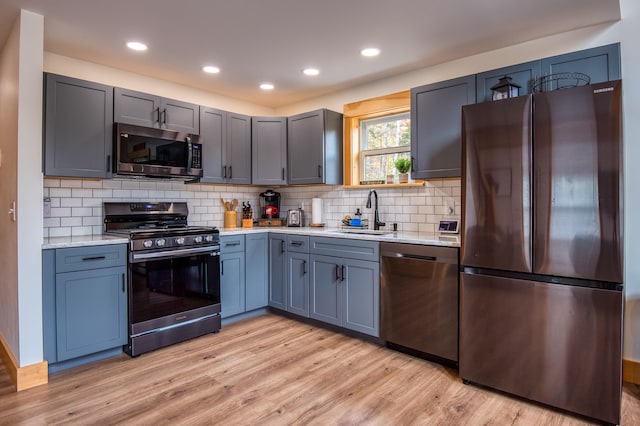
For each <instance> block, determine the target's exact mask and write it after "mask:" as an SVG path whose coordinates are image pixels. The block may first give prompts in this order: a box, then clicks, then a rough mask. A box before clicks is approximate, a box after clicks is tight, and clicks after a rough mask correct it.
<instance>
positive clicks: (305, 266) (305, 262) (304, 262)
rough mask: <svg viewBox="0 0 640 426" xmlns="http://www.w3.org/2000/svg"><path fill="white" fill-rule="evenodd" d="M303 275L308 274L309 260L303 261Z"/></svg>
mask: <svg viewBox="0 0 640 426" xmlns="http://www.w3.org/2000/svg"><path fill="white" fill-rule="evenodd" d="M302 275H307V261H306V260H303V261H302Z"/></svg>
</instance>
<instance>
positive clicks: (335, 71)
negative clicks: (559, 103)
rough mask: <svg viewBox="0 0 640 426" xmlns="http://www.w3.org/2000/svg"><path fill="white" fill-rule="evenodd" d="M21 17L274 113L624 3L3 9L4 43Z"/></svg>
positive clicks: (46, 1) (114, 4)
mask: <svg viewBox="0 0 640 426" xmlns="http://www.w3.org/2000/svg"><path fill="white" fill-rule="evenodd" d="M19 9H26V10H30V11H32V12H36V13H38V14H41V15H43V16H44V17H45V50H46V51H48V52H53V53H57V54H60V55H64V56H69V57H73V58H79V59H82V60H85V61H91V62H96V63H99V64H104V65H107V66H111V67H115V68H120V69H124V70H128V71H132V72H136V73H140V74H144V75H148V76H152V77H156V78H159V79H164V80H169V81H174V82H177V83H181V84H184V85H188V86H192V87H196V88H200V89H203V90H206V91H210V92H215V93H219V94H222V95H226V96H230V97H233V98H237V99H241V100H246V101H249V102H252V103H255V104H258V105H264V106H268V107H273V108H276V107H279V106H283V105H288V104H292V103H295V102H298V101H301V100H304V99H307V98H312V97H316V96H320V95H323V94H326V93H330V92H334V91H337V90H343V89H345V88H348V87H352V86H357V85H361V84H364V83H367V82H371V81H374V80H378V79H381V78H385V77H388V76H391V75H394V74H398V73H403V72H407V71H410V70H413V69H418V68H423V67H426V66H430V65H434V64H437V63H441V62H445V61H449V60H452V59H456V58H460V57H464V56H468V55H471V54H475V53H480V52H484V51H488V50H493V49H497V48H501V47H504V46H508V45H512V44H516V43H520V42H524V41H527V40H532V39H536V38H540V37H543V36H547V35H551V34H555V33H560V32H564V31H568V30H572V29H576V28H580V27H585V26H590V25H594V24H598V23H603V22H609V21H615V20H619V19H620V4H619V0H482V1H481V0H181V1H180V0H0V45H2V44H4V41H5V39H6V37H7V35H8V33H9V29H10V27H11V23H12V22H13V21H14V20H15V18H16V17H17V15H18V11H19ZM130 39H137V40H140V41H143V42H145V43H147V44H148V46H149V49H148V50H147V51H146V52H144V53H139V52H132V51H130V50H128V49H127V48H126V47H125V42H126V41H128V40H130ZM368 46H377V47H379V48H380V49H381V50H382V53H381V54H380V55H379V56H378V57H376V58H364V57H361V56H360V55H359V51H360V50H361V49H362V48H364V47H368ZM206 64H213V65H216V66H218V67H219V68H220V69H221V72H220V73H219V74H217V75H205V74H204V73H203V72H202V70H201V68H202V66H203V65H206ZM307 66H314V67H317V68H319V69H320V75H319V76H317V77H307V76H305V75H303V74H302V72H301V71H302V69H303V68H304V67H307ZM263 81H270V82H272V83H273V84H275V86H276V87H275V90H273V91H271V92H263V91H261V90H260V89H259V88H258V85H259V84H260V83H261V82H263Z"/></svg>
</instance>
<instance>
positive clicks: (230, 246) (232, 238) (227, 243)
mask: <svg viewBox="0 0 640 426" xmlns="http://www.w3.org/2000/svg"><path fill="white" fill-rule="evenodd" d="M239 251H240V252H244V235H225V236H223V237H220V253H221V254H225V253H236V252H239Z"/></svg>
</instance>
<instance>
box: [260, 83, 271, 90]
mask: <svg viewBox="0 0 640 426" xmlns="http://www.w3.org/2000/svg"><path fill="white" fill-rule="evenodd" d="M260 88H261V89H262V90H273V88H274V86H273V84H271V83H262V84H261V85H260Z"/></svg>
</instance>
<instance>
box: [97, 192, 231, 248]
mask: <svg viewBox="0 0 640 426" xmlns="http://www.w3.org/2000/svg"><path fill="white" fill-rule="evenodd" d="M187 216H188V207H187V203H183V202H156V203H151V202H148V203H140V202H135V203H104V224H105V233H107V234H116V235H124V236H128V237H129V241H130V251H131V252H139V251H145V252H157V251H167V250H174V249H182V248H189V247H198V246H211V245H218V244H219V241H220V231H219V230H218V229H217V228H216V227H208V226H189V225H188V224H187Z"/></svg>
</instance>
